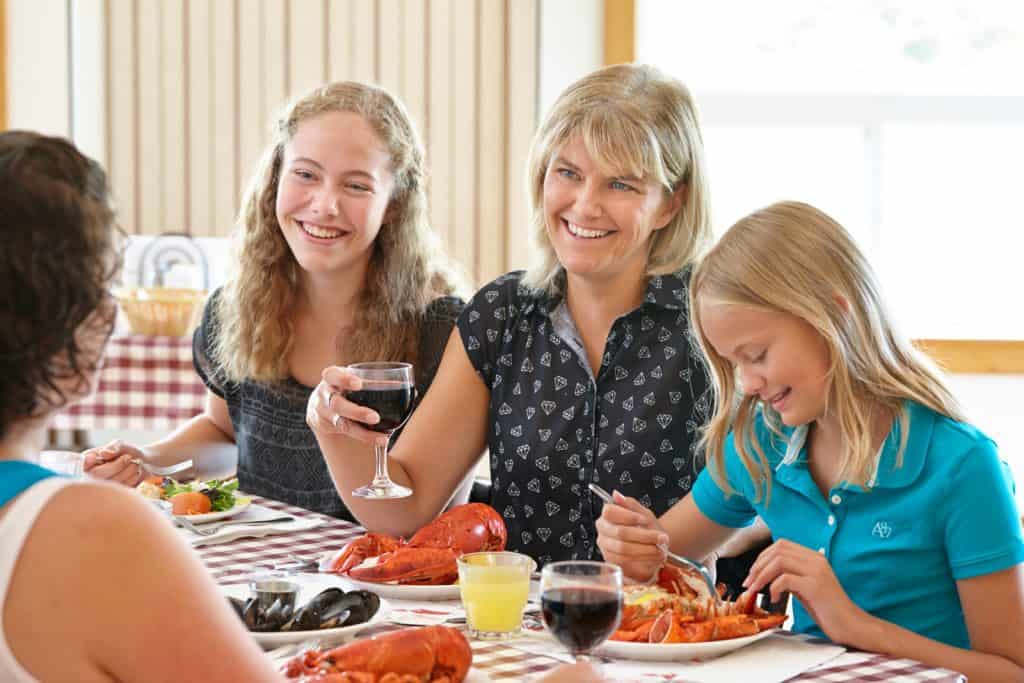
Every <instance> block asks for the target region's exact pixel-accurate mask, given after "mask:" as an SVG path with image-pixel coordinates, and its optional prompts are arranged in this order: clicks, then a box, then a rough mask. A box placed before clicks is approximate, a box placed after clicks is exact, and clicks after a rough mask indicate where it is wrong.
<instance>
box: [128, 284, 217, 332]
mask: <svg viewBox="0 0 1024 683" xmlns="http://www.w3.org/2000/svg"><path fill="white" fill-rule="evenodd" d="M117 300H118V301H119V302H121V310H123V311H124V314H125V317H127V318H128V325H129V326H130V327H131V329H132V332H135V333H136V334H144V335H146V336H148V337H181V336H184V335H186V334H188V333H190V332H191V331H192V330H193V329H195V326H196V325H197V324H198V322H199V316H200V312H201V311H202V308H203V302H204V301H205V300H206V292H203V291H200V290H197V289H168V288H165V287H135V288H130V289H122V290H120V291H118V292H117Z"/></svg>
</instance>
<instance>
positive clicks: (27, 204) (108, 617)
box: [0, 131, 277, 683]
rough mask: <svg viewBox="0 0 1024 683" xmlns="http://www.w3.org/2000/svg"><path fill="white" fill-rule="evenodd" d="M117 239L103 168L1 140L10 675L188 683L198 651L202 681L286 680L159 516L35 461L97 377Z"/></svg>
mask: <svg viewBox="0 0 1024 683" xmlns="http://www.w3.org/2000/svg"><path fill="white" fill-rule="evenodd" d="M117 237H118V233H117V230H116V229H115V228H114V213H113V210H112V208H111V205H110V200H109V194H108V189H107V183H106V175H105V174H104V172H103V170H102V169H101V168H100V167H99V166H98V165H97V164H96V163H95V162H94V161H91V160H90V159H87V158H86V157H84V156H82V155H81V154H80V153H79V152H78V151H77V150H75V148H74V147H73V146H72V145H71V144H70V143H69V142H67V141H66V140H62V139H58V138H51V137H44V136H42V135H38V134H35V133H29V132H22V131H14V132H5V133H0V240H2V242H3V245H4V248H3V251H2V252H0V290H2V291H3V292H5V294H4V296H3V297H2V298H0V605H2V614H0V617H2V619H0V624H2V627H0V680H4V681H14V682H16V683H20V682H22V681H37V680H39V681H111V680H116V681H153V682H159V681H177V680H181V663H182V662H183V661H184V659H185V657H186V656H187V658H188V667H189V677H190V678H192V679H194V680H204V681H236V680H253V681H270V680H277V677H276V675H275V672H274V670H273V667H272V666H271V665H270V662H269V660H267V659H266V658H265V657H263V655H262V653H261V652H260V651H259V649H258V648H257V647H256V645H255V644H254V643H253V642H252V640H251V639H250V638H249V636H248V634H246V633H245V631H244V629H243V628H242V626H241V624H240V623H239V622H238V618H237V617H236V616H235V615H234V614H233V613H232V612H231V610H230V608H229V607H228V606H227V604H226V603H225V602H224V600H223V599H222V598H220V597H219V594H218V593H217V589H216V586H215V585H214V583H213V580H212V579H211V578H210V576H209V574H208V573H207V572H206V570H205V569H204V568H203V566H202V564H201V563H200V562H199V560H198V559H197V558H196V557H195V555H194V554H192V553H190V552H189V551H188V550H187V549H186V548H184V547H183V546H182V545H181V542H180V541H179V540H178V539H177V538H176V537H175V534H174V530H173V529H172V528H171V526H170V525H169V524H167V522H166V520H164V519H162V518H161V517H160V516H159V514H158V513H157V512H156V511H155V510H153V509H152V508H151V507H150V506H149V505H147V504H146V503H144V502H143V501H142V499H141V498H139V497H138V496H135V495H134V494H133V493H132V492H130V491H128V490H126V489H124V488H122V487H119V486H110V485H108V484H104V483H100V482H87V481H76V480H72V479H68V478H65V477H60V476H57V475H55V474H53V473H52V472H50V471H49V470H46V469H44V468H42V467H40V466H39V465H38V464H37V461H38V453H39V449H40V448H41V447H42V445H43V443H44V440H45V437H46V431H47V424H48V423H49V419H50V417H51V416H52V415H53V414H54V413H56V412H57V411H58V410H59V409H60V408H61V407H63V406H65V405H67V404H68V403H72V402H74V401H75V400H78V399H80V398H82V397H83V396H86V395H87V394H88V393H89V392H90V391H91V389H92V386H93V385H94V384H95V382H96V375H97V368H98V367H99V364H100V358H101V356H102V354H103V349H104V347H105V345H106V341H107V338H108V337H109V335H110V331H111V329H112V327H113V322H114V316H115V313H116V308H115V304H114V302H113V300H112V299H111V297H110V294H109V285H110V283H111V280H112V278H113V276H114V274H115V273H116V271H117V268H118V265H119V254H120V252H119V245H118V239H117ZM169 595H173V596H174V609H161V608H160V607H159V605H158V604H156V602H155V601H157V600H161V599H163V596H169ZM157 612H158V613H159V615H160V616H159V618H158V619H154V618H153V614H154V613H157ZM55 652H59V655H57V656H55ZM140 653H145V655H144V656H140Z"/></svg>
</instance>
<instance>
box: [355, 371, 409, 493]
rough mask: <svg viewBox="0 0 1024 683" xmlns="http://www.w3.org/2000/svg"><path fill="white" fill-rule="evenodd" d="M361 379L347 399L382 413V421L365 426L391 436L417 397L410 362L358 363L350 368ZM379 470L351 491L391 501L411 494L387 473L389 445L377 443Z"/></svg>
mask: <svg viewBox="0 0 1024 683" xmlns="http://www.w3.org/2000/svg"><path fill="white" fill-rule="evenodd" d="M347 369H348V370H349V371H350V372H351V373H352V374H354V375H356V376H357V377H359V379H361V380H362V383H363V384H362V387H361V388H360V389H359V391H349V392H346V394H345V398H347V399H348V400H349V401H351V402H352V403H355V404H356V405H360V406H363V407H365V408H370V409H371V410H374V411H376V412H377V414H378V415H379V416H380V422H378V423H377V424H373V425H365V426H366V427H367V428H369V429H372V430H373V431H376V432H381V433H382V434H387V435H388V437H390V436H391V434H392V433H393V432H394V431H395V430H396V429H398V428H399V427H401V426H402V424H404V423H405V421H406V420H408V419H409V415H410V413H412V404H413V401H414V400H415V398H416V384H415V378H414V376H413V372H412V365H410V364H409V363H387V362H380V363H355V364H353V365H349V366H348V368H347ZM374 451H375V458H376V472H375V474H374V477H373V481H372V482H370V483H369V484H367V485H366V486H360V487H359V488H357V489H356V490H355V491H353V492H352V495H353V496H358V497H360V498H376V499H378V500H388V499H394V498H405V497H407V496H411V495H412V489H410V488H409V487H407V486H401V485H399V484H396V483H395V482H393V481H391V477H390V476H388V447H387V445H382V444H375V445H374Z"/></svg>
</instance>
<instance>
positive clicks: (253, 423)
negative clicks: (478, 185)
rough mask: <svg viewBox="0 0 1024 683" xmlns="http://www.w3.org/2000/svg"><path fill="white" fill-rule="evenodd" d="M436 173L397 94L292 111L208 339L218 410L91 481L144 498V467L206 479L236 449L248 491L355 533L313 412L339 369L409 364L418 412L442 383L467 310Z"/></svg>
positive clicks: (90, 465)
mask: <svg viewBox="0 0 1024 683" xmlns="http://www.w3.org/2000/svg"><path fill="white" fill-rule="evenodd" d="M426 173H427V170H426V163H425V160H424V154H423V147H422V145H421V143H420V141H419V138H418V137H417V134H416V131H415V129H414V128H413V125H412V123H411V121H410V119H409V116H408V114H407V113H406V110H405V108H404V107H403V106H402V104H401V102H399V101H398V100H397V99H395V98H394V97H393V96H392V95H391V94H389V93H388V92H387V91H386V90H383V89H381V88H378V87H374V86H370V85H364V84H361V83H355V82H340V83H332V84H330V85H326V86H323V87H320V88H316V89H315V90H313V91H311V92H309V93H307V94H306V95H304V96H303V97H301V98H299V99H298V100H296V101H295V102H293V103H292V104H291V105H290V106H289V107H288V108H287V109H286V110H285V111H284V112H283V114H282V116H281V117H280V118H279V119H278V121H277V123H276V124H275V127H274V138H273V141H272V142H271V144H270V145H269V147H268V148H267V150H266V153H265V154H264V156H263V159H262V161H261V163H260V165H259V166H258V168H257V169H256V172H255V174H254V175H253V179H252V182H251V184H250V187H249V189H248V191H247V192H246V195H245V198H244V201H243V205H242V211H241V214H240V218H239V221H238V228H237V231H236V241H237V245H236V251H237V256H238V258H237V264H236V272H235V273H234V274H233V276H232V277H231V279H230V280H229V281H228V283H227V284H226V285H225V286H224V287H223V288H222V289H221V290H219V291H218V292H216V293H215V294H214V295H213V296H212V297H211V298H210V301H209V302H208V303H207V306H206V310H205V312H204V316H203V322H202V325H201V326H200V328H199V329H198V330H197V331H196V335H195V338H194V343H193V353H194V360H195V365H196V369H197V370H198V371H199V374H200V376H201V377H202V379H203V381H204V382H205V383H206V386H207V387H208V388H209V395H208V398H207V404H206V410H205V411H204V412H203V413H202V414H201V415H198V416H197V417H195V418H193V419H192V420H191V421H189V422H188V423H186V424H185V425H183V426H182V427H181V428H180V429H178V430H177V431H176V432H175V433H174V434H172V435H171V436H169V437H168V438H166V439H164V440H162V441H159V442H157V443H154V444H152V445H150V446H147V447H145V448H142V449H138V448H135V447H133V446H129V445H127V444H124V443H121V442H114V443H112V444H109V445H108V446H106V447H104V448H100V449H95V450H93V451H91V452H89V454H88V456H87V458H86V465H85V466H86V469H87V470H89V471H90V473H91V474H92V475H93V476H96V477H99V478H107V479H115V480H118V481H121V482H124V483H127V484H135V483H137V482H138V481H139V479H140V478H141V471H140V468H139V467H138V466H137V465H136V464H135V462H134V459H140V458H141V459H145V460H147V461H150V462H153V463H156V464H170V463H173V462H177V461H180V460H183V459H186V458H190V457H191V458H194V459H197V460H198V461H199V462H200V463H201V462H202V461H203V460H204V456H207V455H208V454H212V453H216V452H218V451H221V452H222V451H223V448H224V447H228V448H229V449H230V450H231V451H233V450H234V447H235V446H236V445H237V452H238V469H237V473H238V480H239V487H240V488H241V489H242V490H244V491H246V492H247V493H254V494H258V495H263V496H267V497H270V498H273V499H275V500H279V501H283V502H287V503H291V504H294V505H299V506H301V507H304V508H307V509H311V510H316V511H319V512H324V513H327V514H332V515H336V516H342V517H347V518H351V515H350V513H349V512H348V510H347V508H346V507H345V505H344V503H343V502H342V500H341V498H340V497H339V496H338V494H337V493H336V491H335V488H334V484H333V483H332V481H331V477H330V475H329V473H328V471H327V467H326V465H325V464H324V460H323V457H322V455H321V454H320V449H319V447H318V446H317V443H316V439H315V438H314V436H313V434H312V432H311V431H310V430H309V427H308V426H307V425H306V421H305V413H306V403H307V400H308V398H309V395H310V393H311V391H312V388H313V387H315V386H316V385H317V384H318V383H319V381H320V373H321V371H322V370H323V369H324V368H325V367H328V366H333V365H338V364H342V365H343V364H346V363H350V362H356V361H365V360H394V361H398V360H400V361H407V362H411V363H412V364H413V365H414V367H415V368H416V370H417V384H418V390H419V395H420V396H422V395H423V394H424V393H425V392H426V388H427V386H429V384H430V382H431V381H432V379H433V374H434V371H435V370H436V368H437V365H438V363H439V362H440V358H441V353H442V351H443V349H444V345H445V342H446V341H447V339H448V336H449V334H450V333H451V331H452V328H453V326H454V324H455V320H456V318H457V316H458V313H459V311H460V310H461V309H462V301H461V300H460V299H458V298H456V297H455V296H453V295H454V294H456V293H457V292H458V291H459V289H460V287H461V280H460V278H459V277H458V276H457V275H456V274H455V272H454V271H453V269H452V267H451V266H450V263H449V261H448V260H447V258H446V257H445V255H444V254H443V252H442V251H441V249H440V247H439V245H438V240H437V239H436V238H435V236H434V234H433V232H432V231H431V229H430V226H429V225H428V224H427V212H426ZM205 459H206V460H207V461H209V460H210V459H211V458H209V457H206V458H205ZM460 495H462V494H460Z"/></svg>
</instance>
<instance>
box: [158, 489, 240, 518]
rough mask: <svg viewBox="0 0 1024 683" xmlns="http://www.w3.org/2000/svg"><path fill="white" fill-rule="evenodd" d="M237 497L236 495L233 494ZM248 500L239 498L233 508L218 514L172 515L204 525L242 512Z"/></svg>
mask: <svg viewBox="0 0 1024 683" xmlns="http://www.w3.org/2000/svg"><path fill="white" fill-rule="evenodd" d="M235 495H236V496H237V495H238V494H237V493H235ZM250 502H251V501H250V500H249V498H246V497H244V496H243V497H241V499H240V500H238V501H236V502H235V506H234V507H233V508H230V509H228V510H221V511H220V512H204V513H202V514H200V515H174V516H175V517H177V518H179V519H187V520H188V521H190V522H192V523H193V524H205V523H206V522H216V521H217V520H218V519H227V518H228V517H234V516H235V515H237V514H238V513H239V512H243V511H244V510H245V509H246V508H248V507H249V504H250Z"/></svg>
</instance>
